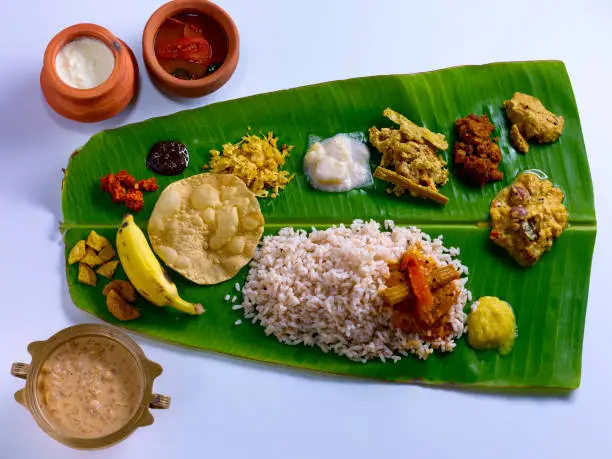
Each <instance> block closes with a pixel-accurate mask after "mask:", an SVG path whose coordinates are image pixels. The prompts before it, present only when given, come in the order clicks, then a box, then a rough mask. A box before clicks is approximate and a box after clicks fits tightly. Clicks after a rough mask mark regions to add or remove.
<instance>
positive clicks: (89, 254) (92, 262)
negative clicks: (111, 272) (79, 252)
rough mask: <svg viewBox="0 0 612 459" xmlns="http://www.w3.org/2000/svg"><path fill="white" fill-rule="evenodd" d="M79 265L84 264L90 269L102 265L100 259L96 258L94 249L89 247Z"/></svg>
mask: <svg viewBox="0 0 612 459" xmlns="http://www.w3.org/2000/svg"><path fill="white" fill-rule="evenodd" d="M81 263H85V264H86V265H89V266H90V267H92V268H95V267H96V266H99V265H101V264H102V260H101V259H100V257H99V256H98V254H97V253H96V251H95V250H94V249H92V248H91V247H87V249H86V252H85V256H84V257H83V259H82V260H81Z"/></svg>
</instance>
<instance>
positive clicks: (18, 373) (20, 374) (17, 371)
mask: <svg viewBox="0 0 612 459" xmlns="http://www.w3.org/2000/svg"><path fill="white" fill-rule="evenodd" d="M29 372H30V365H28V364H27V363H21V362H15V363H13V365H12V366H11V374H12V375H13V376H15V377H16V378H21V379H26V378H27V377H28V373H29Z"/></svg>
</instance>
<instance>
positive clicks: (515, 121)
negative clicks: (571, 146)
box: [504, 92, 565, 153]
mask: <svg viewBox="0 0 612 459" xmlns="http://www.w3.org/2000/svg"><path fill="white" fill-rule="evenodd" d="M504 106H505V108H506V115H508V119H510V122H511V123H512V126H511V128H510V138H511V139H512V144H513V145H514V147H515V148H516V149H517V150H518V151H520V152H522V153H527V152H528V151H529V143H528V141H529V140H530V139H535V140H537V141H538V143H549V142H554V141H556V140H557V139H558V138H559V137H560V136H561V133H562V132H563V126H564V125H565V120H564V119H563V117H562V116H556V115H555V114H554V113H552V112H550V111H548V110H547V109H546V107H544V104H542V102H540V100H539V99H537V98H535V97H533V96H530V95H528V94H523V93H520V92H516V93H514V96H512V99H510V100H507V101H506V102H504Z"/></svg>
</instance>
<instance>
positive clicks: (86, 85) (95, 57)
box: [55, 37, 115, 89]
mask: <svg viewBox="0 0 612 459" xmlns="http://www.w3.org/2000/svg"><path fill="white" fill-rule="evenodd" d="M114 68H115V56H114V55H113V52H112V51H111V50H110V48H109V47H108V46H106V44H105V43H104V42H102V41H100V40H98V39H96V38H89V37H83V38H77V39H76V40H73V41H71V42H70V43H68V44H67V45H65V46H64V47H63V48H62V49H61V50H60V52H59V53H57V57H56V58H55V69H56V71H57V73H58V75H59V77H60V78H61V79H62V81H63V82H64V83H66V84H67V85H69V86H72V87H73V88H78V89H91V88H95V87H96V86H99V85H101V84H102V83H104V82H105V81H106V80H107V79H108V77H109V76H110V75H111V73H113V69H114Z"/></svg>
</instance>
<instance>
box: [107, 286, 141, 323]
mask: <svg viewBox="0 0 612 459" xmlns="http://www.w3.org/2000/svg"><path fill="white" fill-rule="evenodd" d="M106 307H107V308H108V311H109V312H110V313H111V314H112V315H113V316H114V317H115V318H117V319H119V320H122V321H126V320H134V319H137V318H138V317H140V311H138V309H136V308H135V307H134V306H132V305H131V304H129V303H128V302H127V301H125V300H124V299H123V298H121V296H120V295H119V294H118V293H117V292H116V291H115V290H110V291H109V292H108V294H107V295H106Z"/></svg>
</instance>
